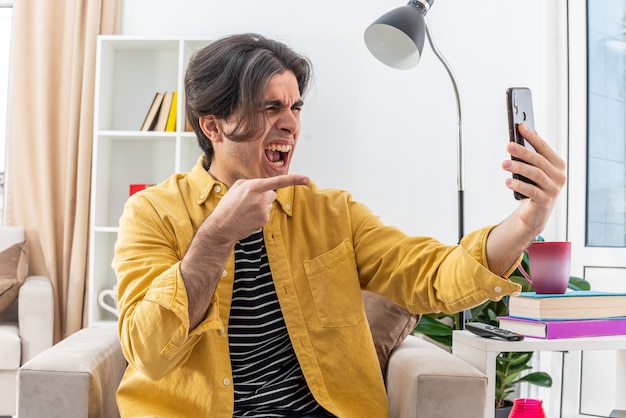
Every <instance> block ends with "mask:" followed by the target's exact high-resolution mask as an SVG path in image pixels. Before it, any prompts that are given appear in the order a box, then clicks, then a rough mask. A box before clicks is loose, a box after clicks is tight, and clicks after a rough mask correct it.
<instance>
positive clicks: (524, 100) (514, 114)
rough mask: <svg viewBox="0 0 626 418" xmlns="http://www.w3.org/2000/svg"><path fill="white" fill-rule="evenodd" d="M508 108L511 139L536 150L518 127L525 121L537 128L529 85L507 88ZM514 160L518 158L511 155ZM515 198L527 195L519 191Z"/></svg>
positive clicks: (526, 180)
mask: <svg viewBox="0 0 626 418" xmlns="http://www.w3.org/2000/svg"><path fill="white" fill-rule="evenodd" d="M506 108H507V115H508V119H509V140H510V141H515V142H517V143H518V144H520V145H523V146H525V147H527V148H530V149H532V150H534V148H533V147H532V145H530V144H529V143H528V142H526V140H525V139H524V137H523V136H522V135H520V133H519V130H518V129H517V127H518V125H519V124H520V123H525V124H526V126H528V128H529V129H530V130H532V131H534V130H535V117H534V114H533V98H532V94H531V92H530V89H529V88H527V87H510V88H508V89H507V90H506ZM511 158H512V159H514V160H519V159H518V158H515V157H513V156H512V157H511ZM513 178H516V179H519V180H522V181H524V182H526V183H530V184H535V183H534V182H532V181H531V180H529V179H527V178H526V177H524V176H522V175H519V174H515V173H514V174H513ZM514 196H515V199H517V200H522V199H526V198H527V196H524V195H523V194H521V193H519V192H514Z"/></svg>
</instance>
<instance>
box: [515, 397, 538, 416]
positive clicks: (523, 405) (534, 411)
mask: <svg viewBox="0 0 626 418" xmlns="http://www.w3.org/2000/svg"><path fill="white" fill-rule="evenodd" d="M509 418H546V413H545V411H544V410H543V401H542V400H540V399H529V398H519V399H515V400H514V401H513V408H511V413H510V414H509Z"/></svg>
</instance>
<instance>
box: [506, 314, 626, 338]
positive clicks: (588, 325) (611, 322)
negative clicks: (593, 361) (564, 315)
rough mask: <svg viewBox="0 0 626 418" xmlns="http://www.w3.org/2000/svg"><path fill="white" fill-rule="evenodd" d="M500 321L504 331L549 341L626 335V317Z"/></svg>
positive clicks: (507, 318) (510, 319)
mask: <svg viewBox="0 0 626 418" xmlns="http://www.w3.org/2000/svg"><path fill="white" fill-rule="evenodd" d="M498 319H499V321H500V325H499V327H500V328H502V329H505V330H508V331H511V332H516V333H518V334H522V335H525V336H527V337H535V338H543V339H547V340H552V339H558V338H579V337H600V336H606V335H623V334H626V317H615V318H602V319H572V320H567V319H563V320H540V319H525V318H517V317H514V316H502V317H498Z"/></svg>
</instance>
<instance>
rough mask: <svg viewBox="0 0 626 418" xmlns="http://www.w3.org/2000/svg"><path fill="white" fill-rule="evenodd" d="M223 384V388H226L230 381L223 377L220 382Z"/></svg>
mask: <svg viewBox="0 0 626 418" xmlns="http://www.w3.org/2000/svg"><path fill="white" fill-rule="evenodd" d="M222 382H223V383H224V386H228V385H230V379H229V378H227V377H225V378H224V380H223V381H222Z"/></svg>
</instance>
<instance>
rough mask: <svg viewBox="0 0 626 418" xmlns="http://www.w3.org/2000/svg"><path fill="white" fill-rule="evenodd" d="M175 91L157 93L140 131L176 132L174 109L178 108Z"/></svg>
mask: <svg viewBox="0 0 626 418" xmlns="http://www.w3.org/2000/svg"><path fill="white" fill-rule="evenodd" d="M177 102H178V93H177V92H176V91H166V92H163V93H161V92H157V93H156V94H155V95H154V98H153V99H152V104H151V105H150V107H149V108H148V112H147V113H146V117H145V119H144V121H143V123H142V124H141V128H140V130H141V131H142V132H146V131H158V132H174V131H175V130H176V108H177V106H178V104H177Z"/></svg>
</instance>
